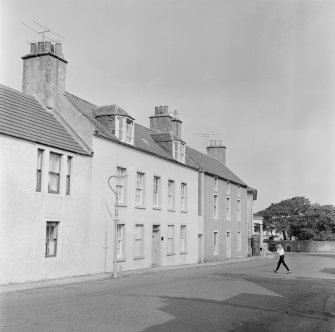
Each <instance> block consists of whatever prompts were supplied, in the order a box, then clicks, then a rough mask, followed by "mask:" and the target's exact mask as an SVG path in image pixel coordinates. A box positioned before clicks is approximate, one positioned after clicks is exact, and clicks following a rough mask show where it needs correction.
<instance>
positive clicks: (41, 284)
mask: <svg viewBox="0 0 335 332" xmlns="http://www.w3.org/2000/svg"><path fill="white" fill-rule="evenodd" d="M273 257H274V255H272V254H270V253H269V254H268V255H266V256H252V257H246V258H236V259H231V260H226V261H215V262H205V263H198V264H187V265H174V266H158V267H149V268H145V269H138V270H130V271H120V272H118V278H123V277H128V276H133V275H143V274H148V273H157V272H161V271H169V270H180V269H187V268H194V267H199V268H201V267H206V266H213V265H214V266H215V265H221V264H234V263H241V262H245V261H250V260H258V259H266V258H270V259H271V258H273ZM112 274H113V273H112V272H108V273H95V274H88V275H81V276H74V277H66V278H57V279H47V280H41V281H35V282H27V283H15V284H5V285H0V294H2V293H7V292H17V291H25V290H30V289H37V288H46V287H53V286H61V285H70V284H76V283H87V282H91V281H99V280H105V279H110V278H112Z"/></svg>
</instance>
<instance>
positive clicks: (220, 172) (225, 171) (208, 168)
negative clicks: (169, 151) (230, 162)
mask: <svg viewBox="0 0 335 332" xmlns="http://www.w3.org/2000/svg"><path fill="white" fill-rule="evenodd" d="M186 154H187V155H188V156H189V157H190V158H191V159H192V160H193V161H194V162H195V163H196V164H197V165H198V166H199V167H200V168H201V169H203V170H204V172H205V173H207V174H211V175H215V176H218V177H220V178H222V179H225V180H228V181H231V182H234V183H237V184H240V185H242V186H247V184H246V183H245V182H244V181H243V180H241V179H240V178H239V177H238V176H237V175H235V174H234V173H233V172H232V171H231V170H230V169H229V168H228V167H227V166H225V165H223V164H222V163H220V162H219V161H218V160H217V159H215V158H213V157H210V156H208V155H207V154H204V153H201V152H199V151H197V150H195V149H192V148H190V147H189V146H186Z"/></svg>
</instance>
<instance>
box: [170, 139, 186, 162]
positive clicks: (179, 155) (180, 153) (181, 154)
mask: <svg viewBox="0 0 335 332" xmlns="http://www.w3.org/2000/svg"><path fill="white" fill-rule="evenodd" d="M185 155H186V144H185V143H182V142H180V141H172V156H173V159H174V160H176V161H179V162H180V163H183V164H185Z"/></svg>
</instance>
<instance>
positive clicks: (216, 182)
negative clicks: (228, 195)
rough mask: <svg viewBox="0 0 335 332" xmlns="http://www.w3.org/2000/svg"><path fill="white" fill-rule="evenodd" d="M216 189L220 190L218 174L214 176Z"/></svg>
mask: <svg viewBox="0 0 335 332" xmlns="http://www.w3.org/2000/svg"><path fill="white" fill-rule="evenodd" d="M213 187H214V191H219V178H218V177H217V176H214V185H213Z"/></svg>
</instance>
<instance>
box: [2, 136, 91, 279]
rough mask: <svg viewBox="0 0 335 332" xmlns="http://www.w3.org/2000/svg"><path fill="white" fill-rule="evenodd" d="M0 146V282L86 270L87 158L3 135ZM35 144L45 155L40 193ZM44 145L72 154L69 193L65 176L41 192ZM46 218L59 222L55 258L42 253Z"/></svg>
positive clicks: (88, 168) (87, 218) (45, 160)
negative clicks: (55, 188) (56, 188)
mask: <svg viewBox="0 0 335 332" xmlns="http://www.w3.org/2000/svg"><path fill="white" fill-rule="evenodd" d="M0 147H1V148H0V155H1V163H0V195H1V204H0V220H1V223H0V283H1V284H5V283H16V282H26V281H36V280H42V279H49V278H57V277H65V276H73V275H80V274H86V273H87V264H86V256H87V252H86V248H87V242H88V235H89V234H88V233H87V225H88V223H89V217H90V211H89V196H90V181H91V162H92V159H91V158H90V157H85V156H79V155H74V154H71V153H67V152H64V151H60V150H57V149H50V148H48V147H45V146H40V145H38V144H34V143H30V142H26V141H24V140H18V139H12V138H9V137H6V136H0ZM38 148H42V149H44V157H45V158H44V167H43V180H42V187H43V188H42V192H36V167H37V149H38ZM50 150H51V151H53V152H57V153H60V154H63V155H64V156H65V155H70V156H73V173H72V174H73V176H72V189H73V191H72V193H71V195H70V196H67V195H65V191H64V189H65V188H64V185H65V177H63V179H62V185H63V193H61V194H49V193H47V177H48V174H47V173H48V158H47V156H48V153H49V151H50ZM64 161H65V158H64V159H63V160H62V166H63V171H64V170H65V165H66V163H65V162H64ZM63 173H64V172H63ZM47 221H58V222H60V224H59V225H60V229H59V243H58V254H57V257H52V258H46V257H45V236H46V235H45V234H46V222H47Z"/></svg>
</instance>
